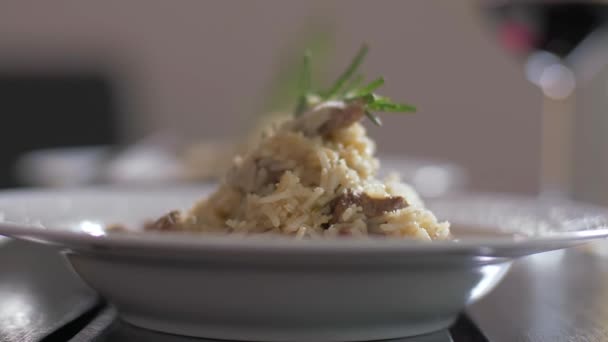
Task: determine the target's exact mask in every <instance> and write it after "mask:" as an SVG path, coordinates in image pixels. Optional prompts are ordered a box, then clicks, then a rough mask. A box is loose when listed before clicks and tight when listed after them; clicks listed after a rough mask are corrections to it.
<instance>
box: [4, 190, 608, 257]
mask: <svg viewBox="0 0 608 342" xmlns="http://www.w3.org/2000/svg"><path fill="white" fill-rule="evenodd" d="M210 186H212V185H211V184H199V185H195V186H192V185H178V186H175V185H172V186H159V187H143V188H140V187H127V188H126V189H125V188H117V187H113V186H93V187H78V188H62V189H44V188H43V189H36V188H31V189H25V190H19V189H9V190H2V191H0V201H2V200H4V201H6V200H7V198H9V197H15V198H17V197H21V198H23V197H27V196H32V195H34V196H36V195H38V196H40V195H45V196H49V195H61V196H69V195H70V194H72V195H74V194H86V193H89V194H90V193H93V194H94V193H105V194H108V193H114V194H115V193H116V192H123V193H124V192H128V193H132V194H135V193H137V194H140V193H144V192H154V193H160V192H164V191H170V192H173V193H177V194H178V193H181V192H184V191H186V192H188V193H190V194H195V193H198V192H199V191H203V192H204V191H208V190H209V187H210ZM463 195H464V196H476V197H484V196H491V197H494V198H497V199H501V198H502V199H510V200H513V199H517V200H526V201H530V200H533V201H536V200H538V199H537V198H535V197H532V196H525V195H513V194H504V193H490V192H472V193H464V194H459V195H458V194H457V195H455V196H463ZM450 197H451V196H448V197H446V198H444V199H441V201H444V200H450ZM539 203H540V202H539ZM548 203H550V202H548ZM555 203H556V204H560V205H564V204H566V205H568V204H569V205H575V206H577V207H578V208H581V209H582V208H585V209H587V208H588V209H589V210H600V211H602V212H604V213H606V215H607V216H606V217H608V208H603V207H600V206H596V205H592V204H586V203H578V202H573V201H558V202H555ZM0 212H1V208H0ZM2 235H4V236H9V237H12V238H16V239H25V240H30V241H34V242H39V243H45V244H51V245H55V246H58V247H60V248H62V249H68V250H73V251H84V250H91V247H92V246H93V247H94V248H95V249H96V250H97V251H101V252H103V250H108V249H110V250H111V249H122V250H124V249H126V248H134V249H136V250H141V249H144V250H150V249H163V250H180V252H182V253H191V252H193V251H202V252H210V251H232V252H255V253H262V254H268V253H270V254H273V253H280V254H285V253H291V254H310V253H323V254H334V253H366V254H369V253H372V254H395V253H397V254H411V253H415V254H420V253H457V254H462V253H464V254H472V255H502V254H505V253H506V254H512V256H524V255H529V254H534V253H538V252H542V251H549V250H554V249H561V248H565V247H569V246H571V245H575V244H581V243H585V242H590V241H593V240H597V239H602V238H608V224H607V225H605V226H602V227H598V228H594V229H589V230H575V231H566V232H557V233H552V234H551V235H547V236H527V237H521V238H515V239H514V238H497V237H492V238H469V239H466V240H462V241H453V240H448V241H432V242H426V241H415V240H407V239H390V238H387V239H373V238H372V239H357V238H354V239H320V240H295V239H292V238H288V237H279V236H277V237H270V238H269V237H262V236H255V237H253V236H249V237H244V238H241V237H236V238H235V236H225V235H224V236H216V235H213V234H200V233H151V232H147V233H143V234H142V233H115V234H107V235H103V236H94V235H91V234H87V233H85V232H77V231H71V230H68V229H64V228H60V227H55V228H51V229H47V228H44V227H40V226H35V225H33V224H25V223H19V222H10V221H6V220H0V236H2ZM193 236H195V237H196V238H194V239H193V238H192V237H193ZM180 254H181V253H180Z"/></svg>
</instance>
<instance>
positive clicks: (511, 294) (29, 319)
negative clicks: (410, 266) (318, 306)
mask: <svg viewBox="0 0 608 342" xmlns="http://www.w3.org/2000/svg"><path fill="white" fill-rule="evenodd" d="M602 247H603V248H608V243H606V242H604V245H603V246H602ZM447 286H449V284H447ZM0 298H2V305H1V306H0V341H1V342H13V341H43V342H45V341H72V342H84V341H99V342H103V341H118V342H121V341H153V342H154V341H166V342H195V341H210V340H204V339H196V338H189V337H180V336H175V335H168V334H163V333H158V332H153V331H149V330H145V329H140V328H137V327H134V326H131V325H129V324H127V323H123V322H122V321H120V320H119V319H117V314H116V311H115V310H114V308H112V307H111V306H109V305H107V304H106V303H104V302H103V300H102V299H101V298H99V297H98V296H97V295H96V294H95V293H94V292H93V291H92V290H90V289H89V288H88V287H87V286H86V285H84V284H83V283H82V282H81V281H80V280H79V279H78V278H77V277H76V276H75V275H74V274H73V273H72V271H71V270H70V269H69V267H68V265H67V263H66V262H64V261H63V259H62V257H61V255H60V254H59V253H57V252H56V251H55V250H54V249H52V248H50V247H46V246H41V245H36V244H33V243H28V242H19V241H9V240H7V239H5V240H1V239H0ZM394 341H401V342H460V341H470V342H477V341H505V342H506V341H509V342H511V341H534V342H540V341H547V342H548V341H608V257H607V256H606V255H604V256H601V255H600V254H599V253H596V252H594V251H592V250H591V249H590V248H588V247H580V248H574V249H569V250H565V251H555V252H549V253H543V254H538V255H535V256H531V257H527V258H524V259H521V260H518V261H517V262H516V263H515V264H514V266H513V268H512V269H511V271H510V273H509V274H508V275H507V277H506V278H505V279H504V281H503V282H502V283H501V284H500V285H498V287H497V288H496V289H495V290H494V291H493V292H492V293H491V294H490V295H488V296H487V297H486V298H484V299H482V300H481V301H480V302H478V303H476V304H474V305H473V306H472V307H470V308H469V310H468V311H467V313H466V314H463V315H461V317H460V318H459V320H458V321H457V322H456V323H455V324H454V326H453V327H452V328H451V329H450V330H449V331H440V332H437V333H435V334H430V335H425V336H419V337H412V338H404V339H399V340H394Z"/></svg>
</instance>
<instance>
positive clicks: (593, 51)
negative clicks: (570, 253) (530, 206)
mask: <svg viewBox="0 0 608 342" xmlns="http://www.w3.org/2000/svg"><path fill="white" fill-rule="evenodd" d="M477 4H478V5H479V9H480V13H481V14H482V16H483V17H485V18H486V19H487V20H486V21H487V27H489V28H491V31H492V32H493V36H494V37H495V38H496V39H497V40H498V42H499V44H500V45H501V46H502V47H503V48H504V50H505V51H506V52H508V53H509V54H511V55H512V56H514V57H515V59H516V60H517V61H519V62H520V63H521V64H522V65H523V71H524V72H525V75H526V78H527V79H528V80H529V81H530V82H532V83H533V84H535V85H537V86H538V87H539V88H540V90H541V91H542V93H543V105H542V119H541V127H542V131H541V165H540V169H541V174H540V185H541V195H543V196H550V197H555V196H563V197H572V195H573V194H574V193H575V192H576V188H577V184H576V182H574V179H575V177H574V176H573V174H574V173H576V172H577V170H576V169H574V168H575V167H576V166H575V164H578V163H574V154H575V153H576V154H577V160H579V159H580V158H581V157H582V158H597V157H598V156H597V155H593V154H592V153H588V152H587V151H575V149H576V146H575V145H576V144H575V138H574V128H575V126H576V125H577V120H580V119H579V115H576V116H575V112H576V102H575V97H576V96H575V95H576V94H577V92H578V91H579V89H580V88H581V86H583V85H585V84H586V83H588V82H589V81H590V80H591V79H593V78H594V77H595V76H596V75H598V74H599V73H600V71H602V70H603V69H604V68H605V67H606V65H607V64H608V48H606V47H604V46H605V45H607V44H605V42H608V25H607V24H608V3H607V2H606V1H588V0H586V1H557V0H536V1H523V0H520V1H516V0H485V1H478V2H477ZM583 164H585V163H583ZM607 177H608V176H607ZM583 181H586V182H602V183H603V182H608V179H604V180H593V179H584V180H583ZM606 200H607V201H608V198H607V199H606Z"/></svg>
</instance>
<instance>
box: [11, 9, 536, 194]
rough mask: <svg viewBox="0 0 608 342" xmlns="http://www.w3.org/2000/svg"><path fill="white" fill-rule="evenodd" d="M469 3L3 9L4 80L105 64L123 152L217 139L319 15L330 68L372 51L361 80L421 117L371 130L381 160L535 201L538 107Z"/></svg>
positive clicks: (229, 130) (389, 119)
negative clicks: (414, 162) (331, 55)
mask: <svg viewBox="0 0 608 342" xmlns="http://www.w3.org/2000/svg"><path fill="white" fill-rule="evenodd" d="M474 3H475V2H474V1H460V0H458V1H451V0H409V1H405V0H395V1H388V0H383V1H331V2H330V1H327V2H326V1H310V2H305V1H279V0H274V1H270V0H263V1H252V0H249V1H247V0H229V1H219V0H217V1H204V0H179V1H178V0H175V1H151V0H137V1H135V0H131V1H118V0H105V1H78V0H74V1H70V0H55V1H44V0H40V1H31V0H3V1H2V2H0V69H2V68H9V69H14V68H17V67H23V68H33V67H44V68H50V67H56V68H66V67H67V68H78V67H83V66H84V65H87V64H102V65H106V66H108V67H110V68H113V70H116V71H117V72H119V73H120V74H121V75H122V77H121V78H120V80H121V82H123V83H121V87H123V88H121V89H123V90H124V93H123V94H122V95H123V98H124V99H125V104H126V105H128V107H127V108H128V115H126V116H125V118H124V121H125V132H124V134H125V137H126V138H127V139H130V140H133V139H136V138H138V137H141V136H143V135H144V134H146V133H149V132H152V131H155V130H168V131H176V132H180V134H183V135H185V136H190V137H201V138H213V137H221V136H225V135H227V134H233V132H235V129H234V126H235V124H238V122H239V121H240V120H241V121H242V119H243V118H245V117H246V116H247V115H250V108H251V106H252V105H253V104H258V102H256V99H255V95H256V94H257V93H258V91H260V90H261V88H262V87H263V86H264V85H265V84H266V83H267V82H268V78H269V75H270V73H271V70H272V67H273V63H274V62H275V61H276V58H277V55H276V48H277V47H279V46H282V45H285V44H286V43H287V42H288V41H289V39H290V37H291V34H292V33H294V32H296V31H297V30H298V29H299V28H300V27H301V26H302V25H303V23H304V21H305V20H306V18H307V17H308V16H309V15H310V14H312V13H314V12H315V11H316V10H318V9H322V10H326V11H328V13H332V14H333V15H335V17H336V25H337V27H338V31H339V32H338V43H337V50H338V52H337V54H336V57H335V64H336V66H340V65H342V64H344V63H345V62H346V60H348V58H350V56H352V54H353V53H354V51H355V50H356V49H357V47H358V46H359V44H360V43H361V42H362V41H367V42H369V43H370V44H371V47H372V50H371V54H370V56H369V59H368V61H367V64H366V70H367V71H368V73H369V74H370V75H372V76H375V75H380V74H382V75H385V76H387V81H388V86H387V87H386V90H385V92H386V93H387V95H390V96H393V97H394V98H396V99H403V100H405V101H410V102H412V103H415V104H416V105H418V107H419V113H417V114H416V115H415V116H399V115H385V116H384V117H383V118H384V121H385V127H383V128H382V129H375V128H374V129H371V132H372V134H373V135H374V136H375V137H376V138H377V140H378V142H379V147H380V149H381V150H385V151H389V152H395V153H405V154H410V155H415V156H423V157H433V158H442V159H448V160H453V161H456V162H458V163H461V164H463V165H464V166H466V167H468V168H469V169H470V171H471V173H472V177H473V185H474V186H475V187H476V188H481V189H486V190H499V191H525V192H533V191H535V190H536V187H537V173H538V165H537V164H538V154H539V152H538V151H539V146H538V145H539V137H538V136H539V131H540V130H539V107H540V94H539V93H538V92H537V91H536V89H534V88H533V87H532V86H531V85H529V84H528V83H527V82H526V80H525V79H524V77H523V74H522V72H521V70H520V67H519V65H517V64H516V63H515V62H514V61H512V60H511V59H510V58H508V57H507V56H506V55H504V54H503V51H502V50H501V49H500V48H499V47H498V46H497V44H495V43H494V41H492V39H491V37H490V35H489V34H488V32H486V31H483V30H482V27H483V25H482V23H481V21H480V18H479V17H478V16H477V15H476V12H475V11H474V7H473V4H474Z"/></svg>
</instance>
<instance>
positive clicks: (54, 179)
mask: <svg viewBox="0 0 608 342" xmlns="http://www.w3.org/2000/svg"><path fill="white" fill-rule="evenodd" d="M165 140H166V139H165ZM216 145H217V146H214V145H213V144H212V143H208V144H203V146H207V147H208V148H210V149H213V148H220V147H219V146H222V145H221V144H217V143H216ZM168 146H170V144H169V143H166V142H165V141H164V140H162V139H152V138H150V139H147V140H144V141H142V142H140V143H139V144H135V145H132V146H130V147H129V148H127V149H126V150H123V151H121V152H120V153H119V154H115V153H114V152H112V150H111V148H110V147H106V146H89V147H85V146H83V147H71V148H54V149H44V150H36V151H32V152H29V153H26V154H24V155H23V156H22V157H21V158H19V160H18V161H17V164H16V167H15V168H16V171H17V172H16V173H17V175H18V176H19V178H20V180H21V181H22V183H23V184H25V185H28V186H39V187H73V186H84V185H90V184H93V183H97V184H100V183H109V184H139V185H145V184H176V183H184V182H185V181H188V180H190V178H189V177H188V176H187V174H188V172H189V171H188V170H187V166H186V165H185V164H184V163H183V161H182V160H180V159H179V158H178V156H177V155H176V152H175V151H174V149H172V148H170V147H168ZM199 148H200V147H199ZM379 159H380V160H381V161H382V162H381V165H382V169H381V170H380V175H381V176H386V175H388V173H390V172H393V171H394V172H397V173H399V175H400V176H401V178H402V179H403V180H404V181H406V182H408V183H410V184H411V185H412V186H413V187H414V188H415V189H416V190H417V191H418V192H419V193H420V195H421V196H422V197H423V198H435V197H440V196H444V195H446V194H450V193H457V192H461V191H463V190H464V189H466V187H467V185H468V175H467V173H466V171H465V170H464V169H463V168H462V167H460V166H458V165H456V164H454V163H450V162H445V161H440V160H432V159H420V158H412V157H408V156H398V155H381V156H379ZM211 160H212V159H211ZM200 167H204V165H200ZM201 173H204V172H201ZM201 181H209V179H204V180H201Z"/></svg>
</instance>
